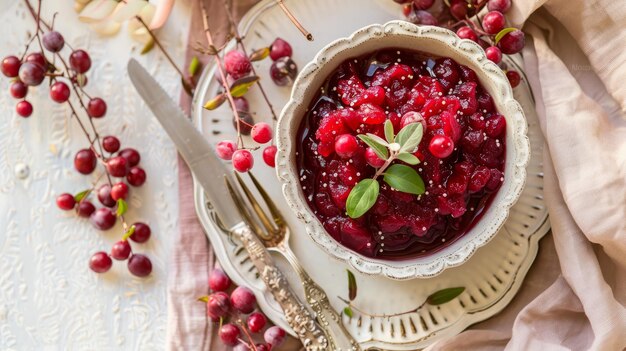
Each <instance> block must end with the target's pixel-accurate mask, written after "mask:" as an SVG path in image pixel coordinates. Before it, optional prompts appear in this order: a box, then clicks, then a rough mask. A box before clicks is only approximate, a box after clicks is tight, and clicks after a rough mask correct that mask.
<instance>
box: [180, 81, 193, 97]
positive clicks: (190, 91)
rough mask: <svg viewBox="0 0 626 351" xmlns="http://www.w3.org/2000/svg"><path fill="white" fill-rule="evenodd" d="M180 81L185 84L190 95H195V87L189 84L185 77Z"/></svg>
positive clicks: (184, 86)
mask: <svg viewBox="0 0 626 351" xmlns="http://www.w3.org/2000/svg"><path fill="white" fill-rule="evenodd" d="M180 83H181V84H182V85H183V89H184V90H185V92H186V93H187V94H188V95H189V96H193V87H192V86H191V85H189V83H188V82H187V80H186V79H185V78H182V77H181V78H180Z"/></svg>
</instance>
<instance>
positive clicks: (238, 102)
mask: <svg viewBox="0 0 626 351" xmlns="http://www.w3.org/2000/svg"><path fill="white" fill-rule="evenodd" d="M234 100H235V107H236V108H237V111H240V112H249V111H250V103H249V102H248V99H246V98H245V97H243V96H241V97H238V98H235V99H234Z"/></svg>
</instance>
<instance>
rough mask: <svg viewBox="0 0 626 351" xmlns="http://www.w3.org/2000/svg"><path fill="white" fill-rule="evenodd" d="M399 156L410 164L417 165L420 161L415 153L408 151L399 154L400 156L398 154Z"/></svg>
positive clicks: (399, 158)
mask: <svg viewBox="0 0 626 351" xmlns="http://www.w3.org/2000/svg"><path fill="white" fill-rule="evenodd" d="M396 157H397V158H398V160H400V161H402V162H406V163H408V164H410V165H413V166H415V165H416V164H419V163H420V159H419V158H417V157H415V155H413V154H410V153H408V152H401V153H399V154H398V156H396Z"/></svg>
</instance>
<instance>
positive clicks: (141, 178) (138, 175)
mask: <svg viewBox="0 0 626 351" xmlns="http://www.w3.org/2000/svg"><path fill="white" fill-rule="evenodd" d="M126 181H127V182H128V184H130V185H132V186H142V185H143V183H145V182H146V171H144V170H143V168H141V167H137V166H135V167H132V168H131V169H130V170H128V174H127V175H126Z"/></svg>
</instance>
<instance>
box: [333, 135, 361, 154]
mask: <svg viewBox="0 0 626 351" xmlns="http://www.w3.org/2000/svg"><path fill="white" fill-rule="evenodd" d="M358 150H359V143H358V142H357V140H356V137H355V136H354V135H352V134H343V135H340V136H339V137H337V139H335V152H336V153H337V155H339V157H342V158H350V157H352V156H354V155H355V154H356V153H357V151H358Z"/></svg>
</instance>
